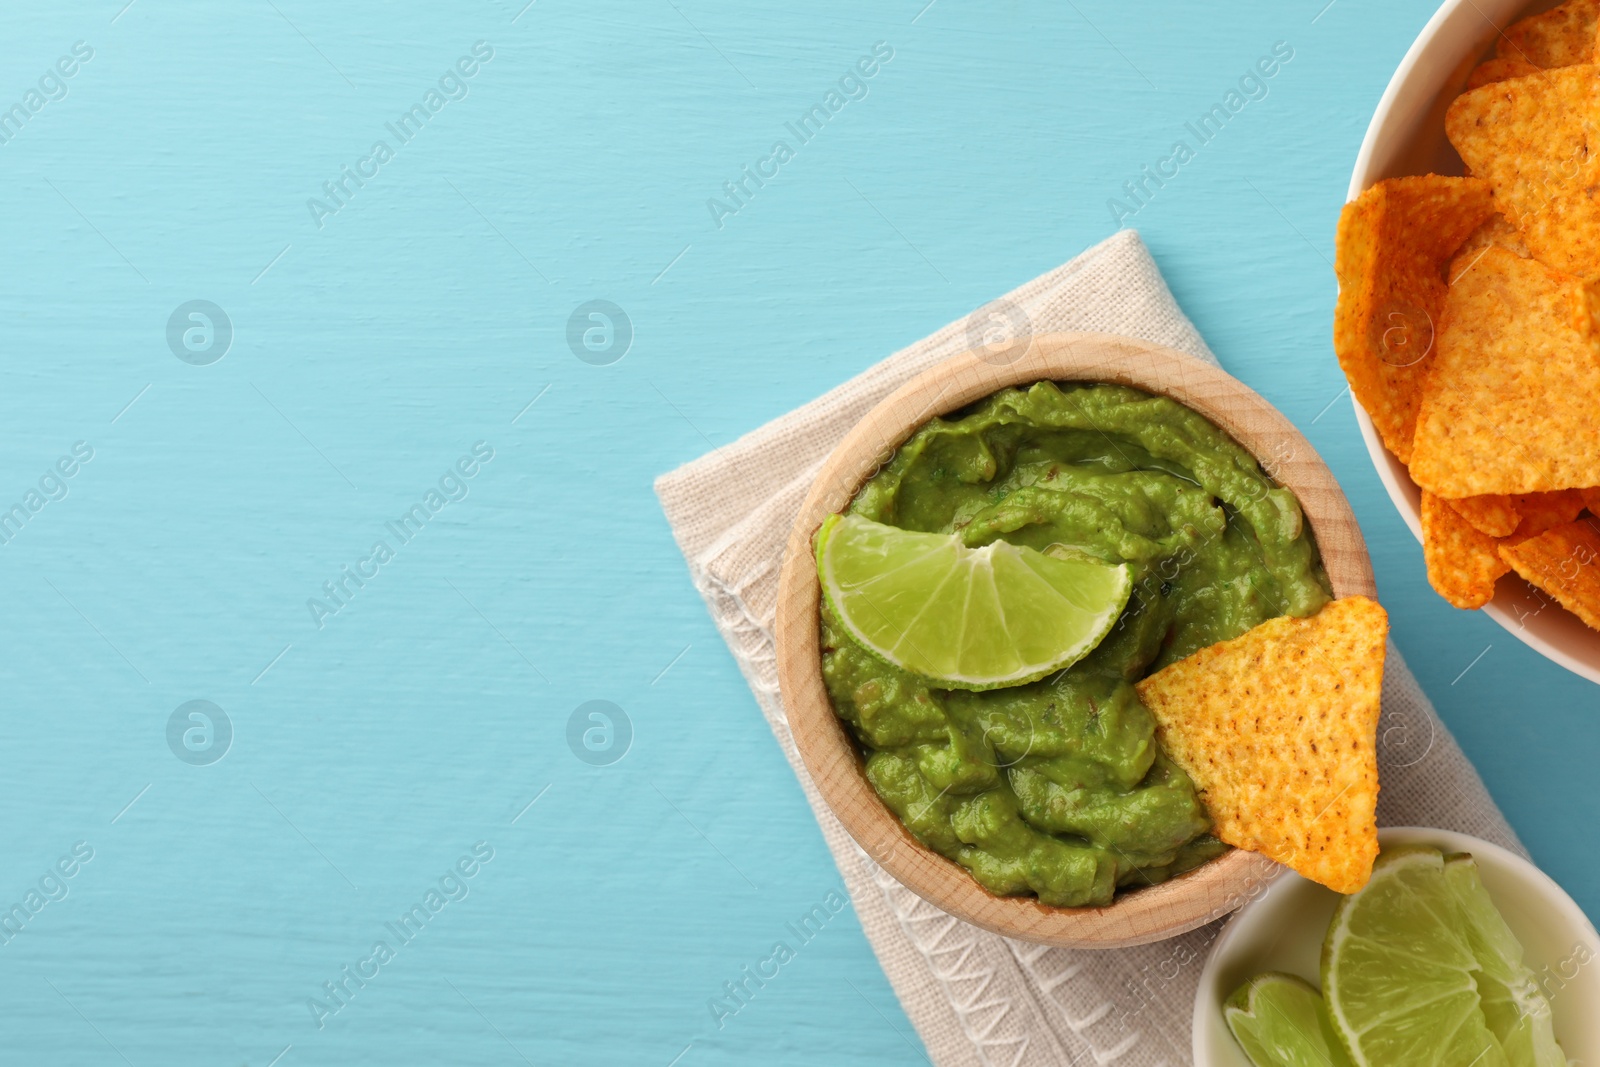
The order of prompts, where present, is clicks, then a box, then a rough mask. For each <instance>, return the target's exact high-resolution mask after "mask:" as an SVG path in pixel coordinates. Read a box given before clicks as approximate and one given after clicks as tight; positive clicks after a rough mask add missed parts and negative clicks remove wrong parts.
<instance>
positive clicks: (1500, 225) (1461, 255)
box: [1444, 212, 1531, 284]
mask: <svg viewBox="0 0 1600 1067" xmlns="http://www.w3.org/2000/svg"><path fill="white" fill-rule="evenodd" d="M1490 248H1505V249H1509V250H1510V251H1512V252H1515V253H1516V254H1517V255H1519V256H1521V257H1522V258H1523V259H1527V258H1528V257H1529V255H1531V253H1530V252H1529V251H1528V243H1527V242H1526V241H1524V240H1523V239H1522V234H1520V233H1518V232H1517V228H1516V227H1515V226H1513V225H1511V221H1510V220H1509V219H1507V218H1506V217H1505V216H1504V215H1501V214H1500V213H1498V212H1496V213H1495V214H1493V215H1490V216H1489V221H1487V222H1485V223H1484V224H1483V225H1482V226H1479V227H1478V228H1477V229H1476V230H1473V231H1472V232H1471V233H1470V234H1468V235H1467V239H1466V240H1465V241H1462V242H1461V247H1460V248H1458V249H1456V254H1455V256H1454V258H1452V259H1451V260H1450V266H1448V267H1446V268H1445V272H1444V280H1445V281H1447V282H1450V283H1452V284H1453V283H1454V282H1455V281H1456V279H1457V278H1460V277H1461V276H1462V275H1463V274H1465V273H1467V271H1469V270H1471V269H1472V268H1473V267H1475V266H1477V265H1478V260H1480V259H1482V258H1483V253H1484V252H1485V251H1486V250H1488V249H1490Z"/></svg>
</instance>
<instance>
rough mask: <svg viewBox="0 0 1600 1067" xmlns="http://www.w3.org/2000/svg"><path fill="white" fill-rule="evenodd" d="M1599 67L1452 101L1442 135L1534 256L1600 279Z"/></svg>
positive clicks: (1552, 73) (1553, 73)
mask: <svg viewBox="0 0 1600 1067" xmlns="http://www.w3.org/2000/svg"><path fill="white" fill-rule="evenodd" d="M1597 101H1600V67H1596V66H1592V65H1585V66H1579V67H1563V68H1561V69H1559V70H1548V71H1545V72H1543V73H1541V74H1537V75H1530V76H1529V77H1526V78H1516V79H1513V80H1511V81H1503V82H1496V83H1494V84H1493V85H1485V86H1484V87H1483V88H1481V89H1473V90H1471V91H1469V92H1465V93H1462V94H1461V95H1460V96H1458V97H1457V98H1456V100H1455V102H1454V103H1453V104H1451V105H1450V109H1449V110H1448V111H1447V112H1446V113H1445V119H1444V128H1445V133H1446V134H1447V135H1448V136H1449V138H1450V143H1451V144H1453V145H1455V147H1456V151H1458V152H1460V153H1461V158H1462V159H1463V160H1465V161H1466V164H1467V168H1468V169H1469V170H1470V171H1471V172H1472V173H1473V174H1475V175H1477V176H1478V177H1480V178H1484V179H1486V180H1487V181H1488V182H1489V184H1490V185H1492V186H1493V187H1494V204H1495V207H1496V208H1497V209H1499V211H1500V212H1501V213H1502V214H1504V215H1505V216H1506V217H1507V218H1508V219H1510V220H1511V223H1512V224H1513V225H1514V226H1515V227H1516V228H1517V229H1518V230H1520V231H1521V232H1522V235H1523V237H1524V239H1525V240H1526V241H1527V242H1528V247H1529V248H1530V249H1532V251H1533V254H1534V256H1535V257H1536V258H1538V259H1539V260H1540V261H1542V262H1544V263H1548V264H1549V265H1550V266H1552V267H1556V268H1559V269H1561V270H1564V271H1566V272H1567V273H1568V274H1576V275H1577V276H1578V277H1580V278H1582V279H1583V280H1584V281H1588V282H1594V281H1600V152H1591V151H1590V150H1589V142H1590V140H1591V138H1592V137H1593V131H1595V130H1596V129H1600V104H1597Z"/></svg>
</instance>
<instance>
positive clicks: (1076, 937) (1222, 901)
mask: <svg viewBox="0 0 1600 1067" xmlns="http://www.w3.org/2000/svg"><path fill="white" fill-rule="evenodd" d="M991 358H992V357H991ZM1041 380H1052V381H1105V382H1117V383H1120V384H1124V385H1129V386H1132V387H1134V388H1138V389H1143V390H1144V391H1146V392H1150V393H1153V394H1158V395H1164V396H1168V397H1171V398H1172V399H1175V400H1177V401H1178V402H1179V403H1182V404H1184V405H1186V406H1188V407H1190V408H1191V409H1193V410H1195V411H1197V412H1199V413H1200V414H1201V415H1203V416H1205V417H1206V418H1208V419H1210V420H1211V421H1212V422H1213V423H1214V424H1216V425H1217V426H1218V427H1220V428H1221V429H1222V430H1223V431H1224V432H1226V433H1228V434H1229V435H1230V436H1231V437H1232V438H1233V439H1234V440H1235V441H1236V442H1238V443H1239V444H1240V445H1241V446H1243V447H1244V448H1245V449H1246V450H1247V451H1249V452H1250V453H1251V454H1252V455H1253V456H1255V457H1256V458H1257V460H1258V462H1261V463H1262V465H1263V467H1264V468H1266V469H1267V470H1268V471H1269V472H1270V473H1271V474H1272V475H1273V476H1274V477H1275V479H1276V480H1277V481H1278V483H1279V484H1281V485H1285V486H1287V487H1288V488H1290V489H1291V490H1292V491H1293V492H1294V493H1295V495H1296V497H1297V498H1298V499H1299V500H1300V506H1301V509H1302V511H1303V512H1304V514H1305V516H1306V520H1307V522H1308V524H1309V525H1310V527H1311V529H1312V532H1313V535H1314V536H1315V537H1316V539H1317V543H1318V547H1319V550H1320V551H1321V554H1322V557H1323V562H1324V566H1325V567H1326V569H1327V571H1328V575H1329V580H1330V583H1331V584H1332V585H1333V589H1334V592H1335V595H1337V596H1352V595H1357V594H1361V595H1366V596H1370V597H1376V595H1377V589H1376V585H1375V582H1374V579H1373V575H1372V566H1371V560H1370V558H1369V557H1368V555H1367V551H1366V545H1365V542H1364V541H1363V540H1362V537H1361V531H1360V528H1359V526H1358V525H1357V523H1356V519H1355V515H1354V513H1353V512H1352V511H1351V509H1350V505H1349V502H1348V501H1347V500H1346V499H1345V496H1344V493H1343V491H1342V490H1341V489H1340V488H1339V485H1338V483H1337V482H1336V481H1335V480H1334V478H1333V474H1332V472H1331V471H1330V470H1329V469H1328V467H1327V465H1326V464H1325V463H1324V462H1323V461H1322V458H1321V457H1320V456H1319V455H1318V454H1317V452H1316V450H1315V449H1314V448H1313V447H1312V446H1311V443H1310V442H1309V441H1307V440H1306V439H1305V437H1304V436H1302V435H1301V434H1300V432H1299V430H1298V429H1296V428H1295V427H1294V425H1293V424H1292V423H1291V422H1289V420H1288V419H1287V418H1285V417H1284V416H1283V414H1282V413H1281V412H1279V411H1278V410H1277V409H1276V408H1274V407H1272V405H1270V404H1269V403H1268V402H1267V401H1266V400H1265V399H1264V398H1262V397H1261V396H1260V395H1259V394H1257V393H1255V392H1254V391H1253V390H1251V389H1250V388H1249V387H1247V386H1245V385H1244V384H1243V383H1242V382H1240V381H1238V380H1237V379H1235V378H1233V377H1232V376H1231V375H1229V374H1227V372H1225V371H1224V370H1222V369H1221V368H1220V367H1219V366H1216V365H1215V364H1212V363H1208V362H1205V361H1203V360H1201V359H1199V358H1197V357H1195V356H1191V355H1188V354H1185V353H1182V352H1178V351H1176V350H1173V349H1169V348H1163V347H1161V346H1159V345H1154V344H1150V343H1149V342H1145V341H1139V340H1135V339H1132V338H1128V337H1122V336H1117V335H1112V334H1094V333H1057V334H1038V335H1034V336H1033V338H1032V340H1031V344H1030V345H1029V347H1028V348H1027V350H1026V351H1025V352H1024V353H1023V354H1021V355H1020V356H1017V357H1016V358H1014V359H1013V360H1012V361H1010V362H1007V363H1004V364H1000V363H992V362H988V361H986V359H985V358H984V354H983V353H980V352H978V351H968V352H963V353H960V354H958V355H956V356H953V357H950V358H949V359H946V360H944V361H942V362H940V363H939V364H937V365H935V366H934V367H932V368H930V369H929V370H927V371H924V372H923V373H921V374H919V375H917V376H916V377H914V378H912V379H911V380H910V381H908V382H906V383H905V384H904V385H902V386H901V387H900V388H899V389H897V390H895V391H894V392H893V393H891V394H890V395H889V396H888V397H886V398H885V399H883V400H882V401H881V402H879V404H878V405H877V406H875V407H874V408H873V409H872V410H871V411H869V412H868V413H867V414H866V415H865V416H863V418H862V419H861V420H860V422H858V423H857V424H856V426H855V428H854V429H852V430H851V431H850V433H849V434H847V435H846V436H845V438H844V440H843V441H841V442H840V443H839V445H838V446H837V447H836V448H835V449H834V451H833V452H832V454H830V456H829V457H828V459H827V460H825V461H824V462H823V464H822V467H821V468H820V470H819V473H818V475H817V477H816V479H815V480H814V482H813V483H812V486H811V488H810V490H809V492H808V493H807V496H806V498H805V502H804V503H803V504H802V505H801V507H800V509H799V512H798V514H797V516H796V519H795V522H794V525H793V527H792V528H791V531H790V535H789V539H788V542H787V545H786V549H785V553H784V562H783V570H782V573H781V575H780V579H779V592H778V603H777V609H776V625H775V632H774V637H775V646H776V656H777V668H778V677H779V690H780V694H781V699H782V704H783V707H784V711H785V715H786V718H787V722H788V726H789V730H790V733H791V735H792V736H793V739H794V743H795V747H796V749H797V750H798V751H799V753H800V756H801V759H802V761H803V762H804V764H805V767H806V771H807V773H808V774H809V775H810V777H811V779H812V782H813V784H814V785H815V786H816V788H817V792H818V794H819V795H820V796H821V797H822V799H823V801H824V802H825V803H826V804H827V805H828V807H829V809H830V810H831V811H832V813H833V814H834V816H835V817H836V818H837V819H838V820H839V822H840V824H841V825H842V826H843V827H844V829H845V830H846V832H848V833H849V834H850V836H851V837H852V838H854V839H855V841H856V843H857V844H858V845H859V846H861V848H862V849H863V851H865V852H866V854H867V855H868V856H869V857H870V858H872V859H873V860H874V861H875V862H877V863H878V864H879V865H880V866H881V867H882V868H883V869H884V870H885V871H886V872H887V873H888V874H889V875H890V876H891V877H893V878H894V879H895V880H896V881H898V882H900V883H901V884H902V885H904V886H906V887H907V888H908V889H910V890H912V891H913V892H914V893H916V894H917V895H918V896H920V897H922V898H923V899H925V900H927V901H928V902H929V903H931V904H933V905H935V906H936V907H938V908H940V909H941V910H943V911H945V912H946V913H948V914H951V915H954V916H956V917H957V918H960V919H963V920H965V921H967V922H970V923H972V924H974V925H976V926H979V927H982V928H984V929H986V930H990V931H993V932H995V933H998V934H1002V935H1005V936H1008V937H1013V938H1017V939H1019V940H1023V941H1029V942H1033V943H1039V944H1047V945H1055V946H1060V947H1094V948H1114V947H1124V946H1129V945H1139V944H1147V943H1149V942H1152V941H1158V940H1161V939H1163V938H1166V937H1171V936H1174V935H1177V934H1180V933H1183V932H1185V931H1188V930H1192V929H1194V928H1196V927H1199V926H1202V925H1204V924H1205V923H1207V922H1210V921H1212V920H1214V919H1217V918H1220V917H1222V916H1223V915H1226V914H1228V913H1229V912H1231V911H1233V910H1235V909H1236V908H1238V907H1239V906H1241V905H1242V904H1243V903H1244V901H1245V900H1246V899H1247V896H1248V895H1249V894H1251V893H1253V892H1259V886H1260V885H1262V884H1265V883H1266V882H1270V881H1271V880H1273V879H1274V878H1276V877H1277V876H1278V875H1279V874H1280V873H1281V872H1282V871H1283V870H1284V868H1282V867H1280V866H1278V865H1277V864H1276V863H1273V862H1272V861H1270V860H1267V859H1265V858H1264V857H1262V856H1259V855H1256V854H1254V853H1250V852H1245V851H1243V850H1238V849H1236V850H1234V851H1231V852H1229V853H1226V854H1225V855H1223V856H1221V857H1219V858H1218V859H1215V860H1212V861H1211V862H1209V863H1206V864H1203V865H1202V866H1200V867H1198V868H1196V869H1194V870H1193V871H1189V872H1187V873H1185V874H1183V875H1181V876H1179V877H1177V878H1174V879H1171V880H1170V881H1167V882H1164V883H1161V884H1159V885H1155V886H1150V887H1144V888H1140V889H1138V890H1136V891H1133V892H1127V893H1124V894H1121V895H1119V896H1118V897H1117V899H1116V900H1115V901H1114V902H1113V903H1112V904H1110V905H1107V906H1106V907H1102V908H1053V907H1049V906H1047V905H1043V904H1040V903H1039V901H1038V900H1037V899H1036V898H1034V897H997V896H994V895H993V894H991V893H989V892H988V891H987V890H986V889H984V888H983V887H982V886H980V885H979V884H978V882H977V881H976V880H975V879H973V877H972V876H971V875H970V874H969V873H968V872H967V870H966V869H965V868H963V867H961V866H959V865H958V864H956V863H955V862H954V861H952V860H948V859H946V858H945V857H943V856H941V855H939V854H938V853H936V852H934V851H932V850H931V849H929V848H927V847H926V846H924V845H922V844H921V843H920V842H918V841H917V840H916V839H915V838H914V837H913V836H912V835H911V833H910V832H909V831H908V830H906V828H905V827H904V826H903V825H902V824H901V822H900V821H899V819H898V818H897V817H896V816H895V815H894V814H893V813H892V812H891V811H890V810H889V809H888V808H887V807H886V806H885V805H884V804H883V802H882V801H881V800H879V798H878V796H877V794H876V793H875V792H874V791H873V789H872V787H871V785H870V784H869V783H868V782H867V780H866V776H865V775H864V773H863V772H862V768H861V759H860V755H859V752H858V749H857V746H856V743H855V741H854V739H853V738H852V737H851V736H850V735H849V733H848V731H847V730H846V728H845V726H844V723H843V722H842V721H841V720H840V719H839V717H838V716H837V715H836V714H835V713H834V710H833V705H832V703H831V702H830V701H829V699H828V696H827V692H826V689H825V687H824V685H823V680H822V661H821V651H820V642H819V630H820V621H819V618H818V607H819V599H820V588H819V583H818V581H817V577H816V567H815V564H814V563H813V561H812V549H811V543H812V537H813V535H814V534H815V532H816V530H817V528H818V526H820V525H821V523H822V521H823V519H824V518H825V517H826V516H827V515H829V514H832V513H835V512H837V511H841V510H843V508H844V507H845V505H847V504H848V503H849V501H850V499H851V498H852V497H853V496H854V495H855V493H856V492H857V491H858V490H859V488H860V486H861V485H862V484H863V483H864V482H865V481H866V479H867V478H868V477H870V476H871V474H872V473H874V472H875V471H876V469H877V468H878V467H879V466H881V465H882V463H884V462H887V461H888V459H889V458H890V457H891V456H892V455H893V454H894V451H895V449H897V448H898V447H899V446H900V444H902V443H903V442H904V441H905V439H906V438H907V437H909V436H910V435H911V434H912V433H913V432H914V431H915V430H916V429H917V428H918V427H920V426H922V425H923V424H924V423H926V422H927V421H928V420H929V419H931V418H933V417H934V416H936V415H941V414H946V413H948V412H950V411H953V410H956V409H958V408H961V407H964V406H966V405H967V404H970V403H972V402H973V401H975V400H979V399H982V398H983V397H986V396H989V395H991V394H993V393H995V392H998V391H1000V390H1002V389H1005V388H1009V387H1011V386H1014V385H1019V384H1023V383H1030V382H1035V381H1041ZM1263 457H1266V458H1263Z"/></svg>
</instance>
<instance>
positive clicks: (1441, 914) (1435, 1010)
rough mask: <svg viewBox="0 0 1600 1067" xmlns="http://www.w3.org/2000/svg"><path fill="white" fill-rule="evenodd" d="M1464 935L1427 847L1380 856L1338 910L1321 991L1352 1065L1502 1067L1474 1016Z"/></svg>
mask: <svg viewBox="0 0 1600 1067" xmlns="http://www.w3.org/2000/svg"><path fill="white" fill-rule="evenodd" d="M1464 927H1465V923H1464V919H1463V915H1462V909H1461V906H1460V904H1459V902H1458V899H1457V895H1456V893H1455V891H1454V890H1453V888H1452V885H1451V881H1450V880H1448V879H1447V878H1446V875H1445V859H1444V855H1443V854H1442V853H1441V852H1440V851H1439V850H1438V849H1434V848H1420V847H1408V848H1398V849H1391V850H1388V851H1385V852H1384V853H1383V854H1382V855H1381V856H1380V857H1379V858H1378V862H1377V864H1376V865H1375V866H1374V867H1373V871H1372V879H1371V881H1369V882H1368V883H1367V885H1366V887H1365V888H1363V889H1362V890H1361V891H1360V892H1357V893H1354V894H1352V895H1350V896H1347V897H1345V898H1344V899H1343V900H1341V901H1340V902H1339V907H1338V909H1337V910H1336V911H1335V912H1334V916H1333V922H1332V923H1331V924H1330V925H1329V927H1328V935H1327V939H1326V940H1325V941H1324V942H1323V946H1322V992H1323V996H1324V997H1325V998H1326V999H1327V1005H1328V1014H1329V1016H1330V1017H1331V1018H1332V1020H1333V1024H1334V1027H1335V1028H1336V1029H1337V1030H1338V1032H1339V1035H1340V1037H1341V1039H1342V1040H1343V1041H1344V1044H1345V1047H1346V1049H1347V1050H1348V1051H1349V1053H1350V1059H1351V1061H1352V1062H1353V1063H1355V1064H1356V1065H1357V1067H1389V1065H1390V1064H1406V1065H1407V1067H1510V1063H1509V1061H1508V1060H1507V1057H1506V1054H1505V1051H1504V1050H1503V1049H1502V1048H1501V1045H1500V1041H1499V1039H1498V1038H1497V1037H1496V1036H1495V1035H1494V1033H1493V1032H1491V1030H1490V1029H1489V1025H1488V1022H1487V1021H1486V1019H1485V1017H1484V1009H1483V1006H1482V1003H1481V1001H1480V997H1479V993H1478V985H1477V981H1476V976H1477V973H1478V972H1479V970H1480V967H1479V963H1478V959H1477V957H1476V956H1475V955H1474V953H1473V946H1472V944H1471V942H1470V941H1469V939H1468V937H1467V934H1466V931H1465V929H1464Z"/></svg>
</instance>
